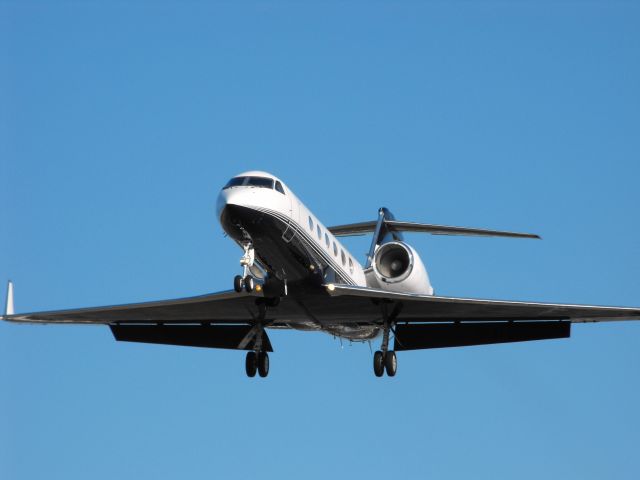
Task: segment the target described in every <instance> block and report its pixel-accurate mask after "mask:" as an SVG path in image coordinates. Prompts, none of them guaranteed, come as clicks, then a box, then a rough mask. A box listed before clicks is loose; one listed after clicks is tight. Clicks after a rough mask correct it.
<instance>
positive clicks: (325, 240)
mask: <svg viewBox="0 0 640 480" xmlns="http://www.w3.org/2000/svg"><path fill="white" fill-rule="evenodd" d="M324 243H326V244H327V248H329V235H327V234H326V233H325V234H324Z"/></svg>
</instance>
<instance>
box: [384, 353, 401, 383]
mask: <svg viewBox="0 0 640 480" xmlns="http://www.w3.org/2000/svg"><path fill="white" fill-rule="evenodd" d="M384 369H385V370H386V371H387V375H389V376H390V377H393V376H395V374H396V372H397V371H398V359H397V358H396V352H394V351H393V350H389V351H388V352H387V354H386V355H385V356H384Z"/></svg>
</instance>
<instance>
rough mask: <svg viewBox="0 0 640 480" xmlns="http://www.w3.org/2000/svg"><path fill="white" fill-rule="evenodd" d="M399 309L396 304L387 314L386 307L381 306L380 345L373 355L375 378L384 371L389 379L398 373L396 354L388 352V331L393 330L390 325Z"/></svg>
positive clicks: (400, 307) (399, 305)
mask: <svg viewBox="0 0 640 480" xmlns="http://www.w3.org/2000/svg"><path fill="white" fill-rule="evenodd" d="M401 309H402V306H401V304H397V305H396V307H395V308H394V309H393V311H392V312H391V313H388V310H387V305H386V304H383V305H382V317H383V320H384V323H383V324H382V345H380V350H378V351H376V353H374V354H373V373H374V374H375V375H376V377H381V376H382V375H384V372H385V371H386V372H387V375H388V376H389V377H394V376H395V375H396V372H397V371H398V358H397V357H396V352H394V351H393V350H389V331H390V330H391V329H392V328H393V327H392V323H393V322H394V321H395V319H396V318H397V316H398V314H399V313H400V310H401Z"/></svg>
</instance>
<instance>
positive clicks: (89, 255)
mask: <svg viewBox="0 0 640 480" xmlns="http://www.w3.org/2000/svg"><path fill="white" fill-rule="evenodd" d="M639 22H640V5H638V4H637V3H635V2H614V1H607V2H525V1H522V2H500V1H496V2H433V3H432V2H395V3H391V2H321V3H320V2H318V3H317V4H316V5H311V4H308V3H307V4H301V3H297V2H248V3H245V4H244V5H243V6H242V7H239V6H237V5H236V2H226V3H214V2H175V3H173V2H149V3H144V2H135V3H134V2H131V3H129V2H111V3H110V4H109V6H107V5H102V4H100V3H98V2H65V3H60V2H17V1H15V2H11V1H10V2H7V1H2V2H0V71H1V72H2V74H1V75H0V203H1V205H2V208H0V228H1V231H0V280H2V279H9V278H11V279H13V280H14V282H15V285H16V298H15V301H16V309H17V310H18V311H32V310H39V309H55V308H64V307H76V306H77V307H80V306H89V305H103V304H112V303H122V302H130V301H139V300H151V299H160V298H171V297H179V296H186V295H193V294H199V293H205V292H212V291H218V290H224V289H228V288H230V286H231V280H232V277H233V275H235V274H236V273H237V271H238V260H239V255H240V251H239V250H238V248H237V247H236V246H235V245H234V244H233V243H232V242H230V241H229V240H228V239H225V238H224V237H223V234H222V230H221V228H220V226H219V225H218V224H217V222H216V219H215V213H214V212H215V198H216V196H217V193H218V190H219V189H220V187H221V186H222V185H223V184H224V183H225V182H226V181H227V179H228V178H229V177H230V176H232V175H234V174H235V173H238V172H241V171H243V170H247V169H250V168H259V169H264V170H267V171H270V172H273V173H275V174H277V175H279V176H281V177H282V178H283V179H284V180H285V182H287V183H288V184H289V185H290V186H291V187H292V188H293V189H294V191H295V192H296V193H297V194H298V195H299V196H300V197H301V198H302V199H303V200H304V201H305V203H306V204H307V205H308V206H309V207H310V208H311V209H312V210H313V211H314V213H315V214H316V215H317V216H318V217H319V218H320V219H322V221H323V222H324V223H325V224H327V225H330V224H340V223H346V222H352V221H364V220H369V219H372V218H374V216H375V214H376V210H377V208H378V207H380V206H383V205H384V206H387V207H389V208H390V209H391V210H392V211H393V212H394V213H395V214H396V216H397V217H398V218H401V219H404V220H411V221H424V222H433V223H446V224H454V225H464V226H475V227H486V228H497V229H512V230H521V231H532V232H535V233H539V234H541V235H542V236H543V241H520V240H506V239H474V238H448V237H429V236H420V235H409V236H408V240H409V242H410V243H411V244H412V245H414V246H415V247H416V248H417V249H418V250H419V251H420V253H421V255H422V257H423V259H424V260H425V263H426V265H427V268H428V269H429V272H430V275H431V279H432V283H433V285H434V287H435V289H436V292H437V293H439V294H444V295H460V296H472V297H481V298H482V297H484V298H503V299H521V300H537V301H558V302H575V303H593V304H605V305H630V306H632V305H640V288H639V284H638V276H639V274H640V228H639V227H638V218H637V217H638V215H637V210H638V201H637V198H638V197H637V189H638V182H637V179H638V175H639V174H640V166H639V165H640V162H639V161H638V160H639V158H638V152H640V134H639V133H640V131H639V130H640V113H639V112H640V89H639V88H638V86H639V85H640V30H639V29H638V24H639ZM348 246H349V247H350V248H351V249H352V251H353V253H354V254H355V255H356V256H357V257H358V258H359V259H361V260H362V259H363V256H364V255H363V254H364V252H365V251H366V250H367V248H368V239H364V238H357V239H353V240H351V241H349V242H348ZM271 339H272V342H273V344H274V349H275V353H274V354H273V355H272V356H271V368H272V371H271V373H270V376H269V378H268V379H266V380H261V379H247V378H246V377H245V376H244V371H243V369H244V367H243V354H242V353H239V352H229V351H221V350H220V351H219V350H203V349H189V348H180V347H171V346H152V345H142V344H124V343H123V344H120V343H116V342H115V341H114V340H113V339H112V337H111V334H110V332H109V330H108V329H107V328H103V327H82V326H46V327H43V326H24V325H13V324H6V323H3V324H1V325H0V385H1V389H2V392H3V393H2V395H0V476H1V477H2V478H11V479H27V478H64V479H76V478H77V479H84V478H88V477H89V478H94V479H103V478H104V479H111V478H114V477H116V476H117V477H118V478H142V479H144V478H149V479H151V478H153V479H163V478H176V477H178V476H180V477H183V478H195V479H199V478H231V479H233V478H247V477H248V476H249V475H256V474H258V475H260V476H262V477H264V478H273V477H278V478H288V477H294V476H295V477H297V478H299V477H301V476H303V477H305V478H310V479H315V478H326V477H327V476H330V477H334V478H336V477H337V478H342V477H366V478H388V477H389V476H391V475H400V476H402V477H403V478H424V477H426V476H432V477H436V478H444V479H453V478H469V477H473V478H479V479H483V478H486V479H495V478H514V477H518V478H524V479H538V478H542V477H544V478H563V479H566V478H576V479H578V478H579V479H589V478H594V479H595V478H598V479H600V478H618V479H632V478H633V479H635V478H637V476H638V473H637V472H638V471H639V470H640V458H639V457H638V455H637V445H638V443H639V441H640V414H639V413H638V405H639V404H640V389H639V385H640V380H638V370H639V367H640V348H639V346H640V324H636V323H633V322H630V323H612V324H597V325H578V326H576V327H575V328H574V330H573V336H572V338H571V339H570V340H557V341H549V342H531V343H525V344H514V345H498V346H485V347H472V348H464V349H443V350H431V351H421V352H408V353H402V354H400V355H399V356H398V357H399V371H398V375H397V377H395V378H393V379H389V378H383V379H377V378H375V377H374V376H373V373H372V368H371V354H370V351H369V347H368V346H367V345H366V344H365V345H360V344H358V345H353V346H350V345H348V344H345V345H344V346H343V347H341V346H340V343H339V342H337V341H334V340H333V339H332V338H331V337H330V336H327V335H322V334H303V333H296V332H274V333H273V334H272V335H271Z"/></svg>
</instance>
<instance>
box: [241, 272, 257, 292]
mask: <svg viewBox="0 0 640 480" xmlns="http://www.w3.org/2000/svg"><path fill="white" fill-rule="evenodd" d="M255 287H256V281H255V280H254V279H253V277H252V276H251V275H247V276H246V278H245V279H244V289H245V290H246V291H247V293H251V292H253V289H254V288H255Z"/></svg>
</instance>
